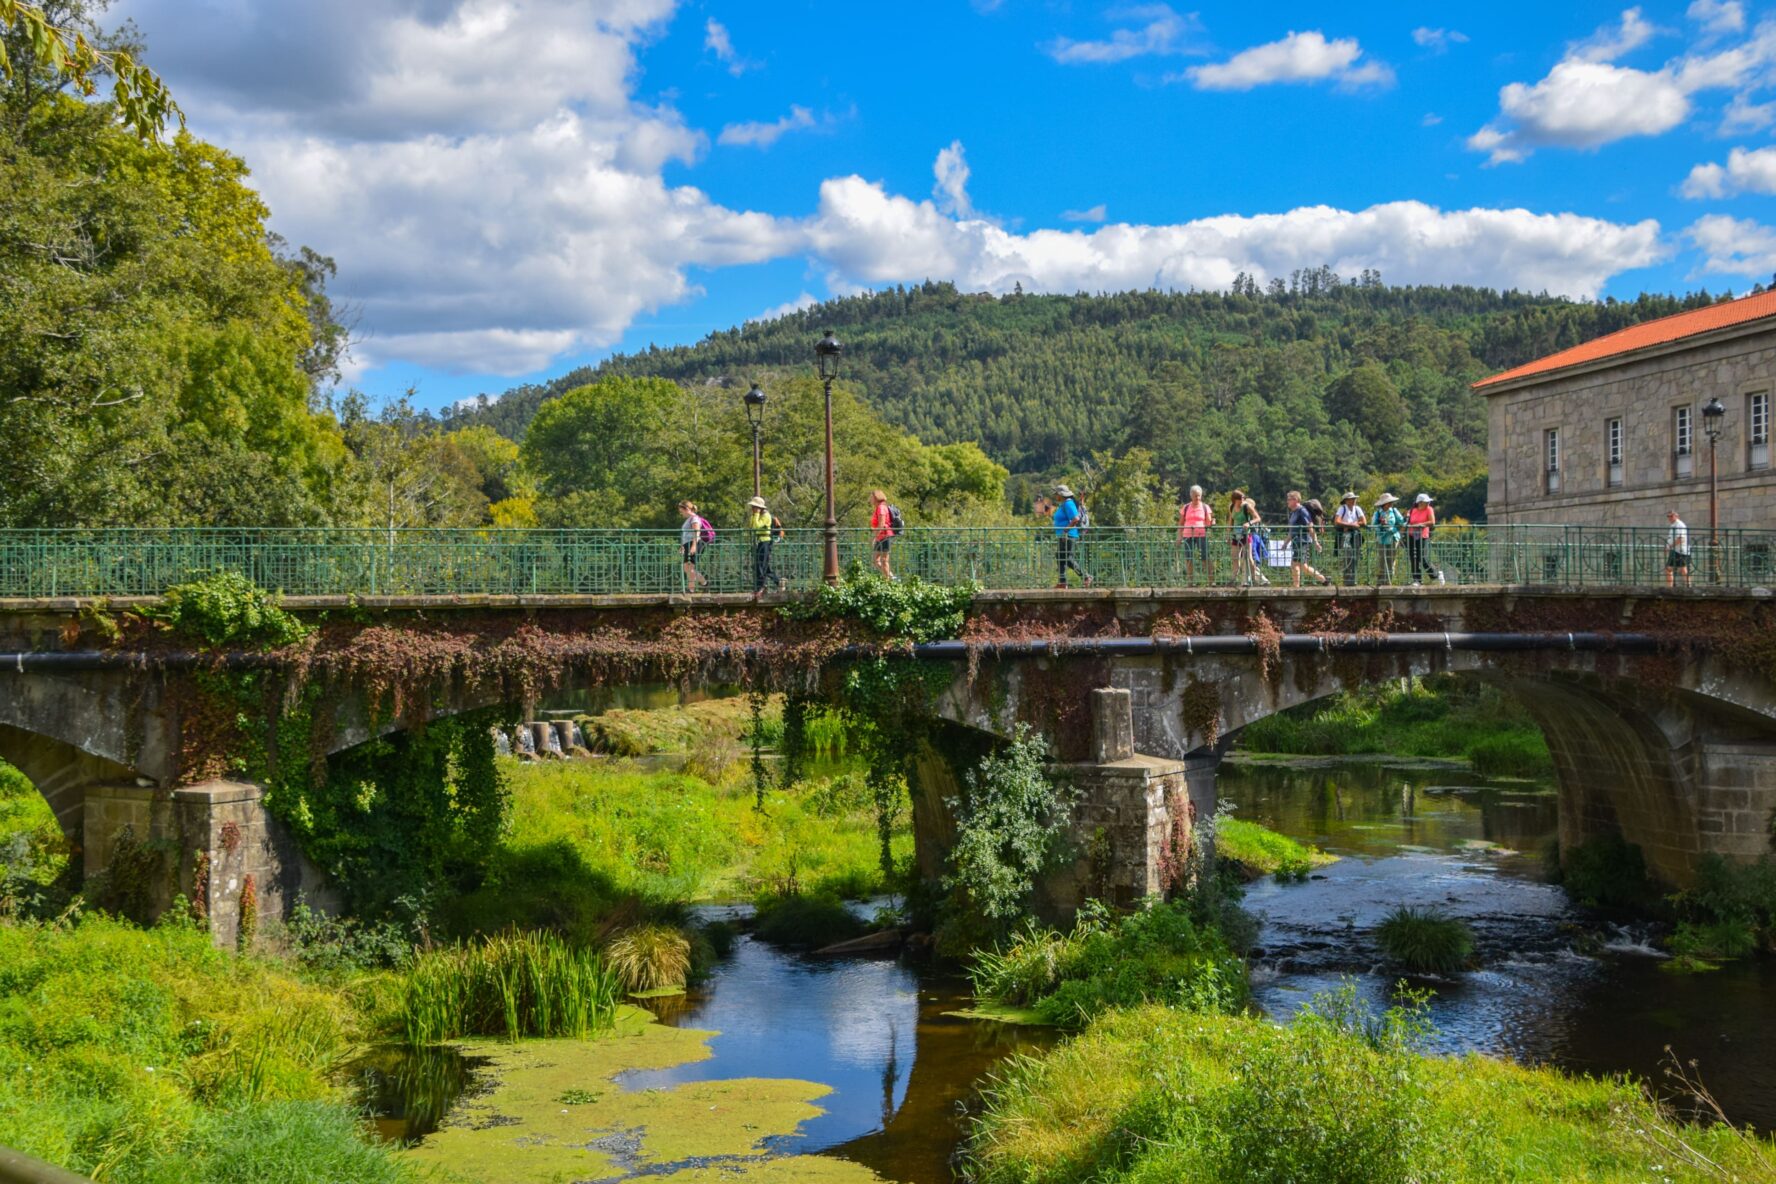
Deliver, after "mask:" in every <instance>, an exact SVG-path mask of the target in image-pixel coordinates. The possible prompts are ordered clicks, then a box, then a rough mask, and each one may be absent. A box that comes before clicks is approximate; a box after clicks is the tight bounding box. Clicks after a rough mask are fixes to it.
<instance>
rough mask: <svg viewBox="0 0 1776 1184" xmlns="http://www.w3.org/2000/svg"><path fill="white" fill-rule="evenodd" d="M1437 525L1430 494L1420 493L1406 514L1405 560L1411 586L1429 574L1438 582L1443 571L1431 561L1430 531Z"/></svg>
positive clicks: (1441, 579)
mask: <svg viewBox="0 0 1776 1184" xmlns="http://www.w3.org/2000/svg"><path fill="white" fill-rule="evenodd" d="M1436 526H1437V511H1436V509H1435V508H1433V505H1432V502H1431V495H1430V494H1428V493H1421V494H1419V495H1418V496H1417V497H1416V498H1414V499H1413V504H1412V512H1411V513H1410V514H1408V515H1406V561H1407V562H1408V563H1409V564H1411V566H1412V586H1413V587H1414V588H1416V587H1418V586H1419V584H1420V583H1422V582H1423V577H1424V576H1426V575H1429V576H1431V577H1432V578H1433V579H1435V580H1436V581H1437V582H1438V583H1439V584H1441V583H1442V582H1443V573H1442V572H1440V571H1438V570H1437V568H1436V567H1435V566H1434V565H1433V564H1432V562H1431V531H1432V530H1434V529H1436Z"/></svg>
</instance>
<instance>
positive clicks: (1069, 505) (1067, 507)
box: [1054, 498, 1079, 539]
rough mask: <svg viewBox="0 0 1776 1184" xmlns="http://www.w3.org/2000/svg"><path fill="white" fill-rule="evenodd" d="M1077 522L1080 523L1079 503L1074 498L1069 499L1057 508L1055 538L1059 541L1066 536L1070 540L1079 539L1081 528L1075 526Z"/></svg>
mask: <svg viewBox="0 0 1776 1184" xmlns="http://www.w3.org/2000/svg"><path fill="white" fill-rule="evenodd" d="M1077 521H1079V503H1078V502H1076V501H1074V500H1073V499H1072V498H1067V499H1066V500H1064V501H1062V502H1061V504H1060V505H1058V506H1056V507H1055V515H1054V524H1055V537H1056V538H1057V539H1058V538H1060V537H1061V536H1062V535H1066V536H1067V537H1068V538H1070V539H1076V538H1078V537H1079V528H1078V527H1076V526H1074V525H1073V524H1074V523H1075V522H1077Z"/></svg>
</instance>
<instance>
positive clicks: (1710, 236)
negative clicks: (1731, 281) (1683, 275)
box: [1684, 214, 1776, 279]
mask: <svg viewBox="0 0 1776 1184" xmlns="http://www.w3.org/2000/svg"><path fill="white" fill-rule="evenodd" d="M1684 237H1685V238H1687V239H1689V240H1690V242H1692V243H1694V244H1695V245H1696V248H1697V250H1699V251H1701V252H1702V256H1703V259H1702V262H1701V263H1700V264H1699V265H1698V266H1697V268H1696V272H1695V274H1698V275H1707V274H1714V275H1744V276H1756V277H1758V278H1760V279H1768V278H1769V277H1770V275H1771V274H1772V273H1776V230H1772V229H1771V228H1770V227H1768V226H1765V225H1764V224H1763V223H1761V222H1754V221H1752V220H1751V219H1749V218H1731V217H1728V216H1727V215H1726V214H1708V215H1705V216H1704V217H1701V218H1698V219H1697V220H1696V221H1695V223H1694V224H1692V225H1691V226H1690V227H1689V229H1687V230H1685V231H1684Z"/></svg>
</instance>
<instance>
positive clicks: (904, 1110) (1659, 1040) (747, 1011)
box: [376, 760, 1776, 1184]
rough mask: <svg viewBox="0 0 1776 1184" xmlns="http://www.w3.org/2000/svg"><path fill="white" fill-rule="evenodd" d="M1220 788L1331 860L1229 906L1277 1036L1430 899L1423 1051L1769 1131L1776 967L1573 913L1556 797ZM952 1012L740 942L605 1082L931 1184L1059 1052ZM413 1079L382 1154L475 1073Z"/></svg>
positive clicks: (1437, 784) (1422, 776) (1332, 769)
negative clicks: (1674, 1081)
mask: <svg viewBox="0 0 1776 1184" xmlns="http://www.w3.org/2000/svg"><path fill="white" fill-rule="evenodd" d="M1220 789H1221V793H1222V796H1223V798H1224V800H1226V801H1227V802H1230V803H1231V804H1232V808H1233V809H1234V811H1235V812H1236V814H1237V815H1238V816H1240V817H1244V818H1248V819H1251V820H1252V821H1256V822H1261V823H1263V824H1265V825H1267V826H1270V827H1272V828H1274V829H1276V830H1279V831H1282V832H1283V833H1285V834H1288V835H1290V836H1291V837H1294V838H1297V839H1300V840H1304V841H1307V842H1311V843H1314V844H1316V845H1318V846H1320V847H1321V848H1323V849H1324V850H1326V851H1328V852H1331V853H1333V854H1336V855H1338V856H1339V857H1340V859H1339V860H1338V862H1336V863H1333V864H1330V865H1328V866H1326V867H1324V868H1322V869H1320V870H1318V871H1316V872H1315V873H1314V875H1313V876H1312V878H1310V879H1309V880H1308V881H1307V882H1305V883H1300V884H1281V883H1277V882H1276V881H1274V880H1271V879H1268V878H1267V879H1264V880H1261V881H1259V882H1257V883H1255V884H1252V885H1250V886H1249V888H1248V890H1247V894H1246V898H1245V905H1246V907H1247V908H1248V909H1249V910H1250V911H1251V912H1252V913H1253V914H1254V915H1256V917H1257V918H1258V919H1259V921H1260V922H1261V929H1260V932H1259V939H1258V940H1259V945H1258V948H1257V950H1256V951H1255V952H1254V956H1253V959H1252V984H1253V992H1254V996H1255V999H1256V1001H1257V1003H1258V1004H1259V1005H1260V1006H1261V1007H1263V1008H1264V1009H1265V1010H1266V1011H1267V1012H1269V1013H1270V1014H1271V1015H1273V1016H1275V1017H1277V1018H1278V1019H1286V1018H1287V1017H1288V1016H1290V1015H1291V1014H1293V1013H1294V1012H1295V1011H1296V1010H1297V1009H1298V1008H1300V1007H1301V1006H1302V1005H1303V1004H1304V1003H1306V1002H1307V1001H1308V1000H1310V999H1311V998H1312V997H1313V996H1314V995H1315V994H1316V993H1318V992H1322V991H1328V990H1332V989H1335V988H1337V987H1338V986H1340V985H1341V984H1342V983H1344V982H1346V981H1354V982H1355V983H1356V984H1357V988H1358V990H1359V992H1360V993H1361V995H1362V996H1363V997H1364V998H1365V999H1367V1000H1368V1001H1369V1002H1370V1003H1371V1004H1372V1005H1373V1006H1375V1007H1378V1008H1379V1007H1382V1006H1385V1005H1386V1004H1387V1002H1388V1000H1389V997H1390V993H1391V990H1392V988H1393V984H1394V982H1395V975H1393V974H1392V973H1391V972H1390V971H1389V970H1388V969H1387V968H1386V966H1385V965H1384V963H1383V959H1382V957H1381V955H1380V953H1379V952H1378V951H1377V949H1376V947H1375V945H1374V942H1373V938H1372V936H1371V934H1372V930H1373V928H1374V926H1375V924H1376V923H1377V922H1378V921H1379V920H1380V919H1381V918H1382V917H1383V916H1384V915H1385V914H1386V913H1387V912H1388V910H1390V909H1392V908H1393V907H1394V906H1396V905H1398V904H1416V905H1435V906H1437V907H1439V908H1442V909H1444V910H1445V911H1447V912H1448V913H1450V914H1453V915H1455V916H1458V917H1460V918H1462V919H1464V920H1465V921H1467V922H1468V924H1469V925H1470V926H1471V927H1472V928H1473V930H1474V933H1475V936H1476V940H1477V946H1478V955H1479V962H1480V965H1479V967H1478V968H1477V969H1474V970H1471V971H1469V972H1467V973H1465V974H1462V975H1460V976H1459V977H1458V978H1455V979H1451V980H1442V981H1437V980H1420V981H1418V982H1417V983H1416V985H1417V986H1420V987H1423V988H1427V989H1428V990H1429V991H1430V992H1431V996H1430V1005H1429V1006H1430V1019H1431V1021H1432V1023H1433V1024H1434V1026H1435V1034H1434V1036H1433V1037H1432V1043H1433V1047H1434V1049H1435V1050H1436V1051H1442V1052H1460V1051H1468V1050H1475V1051H1479V1052H1484V1053H1491V1054H1495V1055H1501V1056H1507V1057H1512V1058H1515V1059H1517V1060H1520V1061H1525V1062H1531V1063H1548V1064H1553V1065H1556V1066H1559V1067H1562V1068H1565V1069H1569V1070H1573V1071H1578V1072H1587V1073H1623V1072H1626V1073H1632V1074H1634V1075H1636V1076H1638V1077H1641V1078H1643V1079H1647V1080H1654V1081H1657V1080H1658V1079H1659V1077H1660V1070H1661V1061H1662V1058H1663V1057H1664V1056H1665V1049H1666V1048H1667V1047H1670V1048H1671V1049H1673V1050H1674V1051H1675V1052H1676V1054H1677V1055H1679V1056H1681V1057H1683V1058H1685V1059H1686V1060H1691V1059H1693V1060H1695V1061H1696V1062H1697V1063H1698V1065H1699V1068H1700V1071H1701V1074H1702V1076H1703V1078H1704V1079H1705V1080H1706V1082H1707V1084H1708V1085H1709V1087H1710V1088H1711V1089H1712V1090H1713V1091H1714V1093H1715V1095H1716V1096H1717V1097H1718V1099H1719V1100H1720V1102H1721V1104H1722V1105H1723V1106H1724V1108H1725V1109H1726V1111H1727V1113H1728V1114H1729V1115H1730V1116H1731V1117H1732V1118H1733V1120H1735V1121H1737V1122H1742V1123H1751V1124H1753V1125H1755V1126H1757V1127H1759V1128H1761V1129H1766V1130H1767V1129H1770V1128H1771V1127H1772V1126H1776V1023H1772V1022H1771V1020H1772V1018H1773V1015H1776V967H1773V966H1772V962H1771V960H1770V959H1754V960H1749V961H1745V962H1741V963H1737V964H1733V965H1729V966H1728V967H1726V968H1724V969H1722V970H1720V971H1718V972H1715V973H1710V974H1701V975H1679V974H1671V973H1668V972H1666V971H1664V970H1662V969H1661V966H1662V964H1663V962H1664V959H1663V957H1662V955H1660V954H1659V952H1658V951H1657V950H1656V949H1654V948H1653V947H1652V946H1651V945H1650V944H1648V941H1647V936H1648V934H1647V931H1646V930H1644V929H1638V928H1620V927H1611V926H1609V925H1607V924H1606V923H1604V922H1602V921H1599V920H1597V919H1595V918H1592V917H1589V916H1587V915H1585V914H1584V913H1583V912H1582V911H1580V910H1577V909H1575V908H1573V907H1572V906H1571V905H1569V904H1568V903H1567V901H1566V899H1565V896H1564V895H1563V894H1562V892H1561V891H1560V890H1559V889H1558V888H1557V887H1555V886H1553V885H1551V884H1550V883H1548V882H1547V878H1546V875H1545V873H1544V871H1543V865H1542V856H1541V852H1542V850H1543V849H1544V847H1545V846H1546V845H1547V844H1548V842H1549V841H1550V839H1551V836H1552V835H1553V833H1554V827H1555V796H1554V792H1553V790H1552V788H1551V787H1549V786H1544V785H1535V784H1528V783H1487V782H1486V781H1484V780H1483V779H1481V778H1478V777H1475V776H1474V775H1473V774H1471V773H1469V772H1467V771H1466V770H1465V769H1463V768H1460V767H1426V766H1423V765H1419V766H1411V765H1390V764H1386V763H1376V762H1362V761H1330V760H1329V761H1304V762H1295V763H1290V764H1287V765H1283V764H1273V763H1262V764H1259V763H1241V762H1238V761H1230V762H1228V763H1227V764H1225V765H1224V766H1223V770H1222V776H1221V781H1220ZM700 912H702V913H704V914H705V915H706V917H719V916H721V915H723V914H727V913H731V912H732V910H726V909H720V908H708V909H703V910H700ZM969 1002H970V1000H969V997H968V992H967V985H966V983H965V982H964V981H962V980H959V979H957V978H955V977H953V976H949V975H945V974H943V973H940V972H936V971H933V970H931V969H929V968H925V967H921V966H916V965H910V964H907V963H904V962H900V961H893V960H887V959H880V960H830V961H823V960H818V959H809V958H803V957H798V956H795V955H792V954H788V953H785V952H783V951H781V950H777V949H775V948H773V947H771V946H768V945H766V944H764V943H762V942H759V941H756V940H754V939H752V938H750V937H742V938H741V939H740V940H739V941H738V942H737V944H736V945H735V947H734V950H733V952H732V954H731V955H730V956H729V957H728V958H726V959H724V960H723V961H722V962H721V963H720V964H719V965H718V966H717V967H716V969H715V970H714V972H713V974H712V975H711V976H710V977H709V978H708V979H707V981H705V982H704V983H703V984H702V985H700V986H699V987H697V988H696V989H694V990H693V991H692V992H691V993H690V994H689V995H687V996H683V997H680V998H676V999H665V1000H655V1001H652V1002H651V1003H650V1007H651V1009H652V1010H653V1011H654V1012H655V1014H656V1015H657V1017H658V1018H659V1019H660V1020H662V1021H663V1022H664V1023H666V1024H668V1025H671V1026H675V1027H681V1028H688V1029H696V1030H700V1031H704V1032H709V1033H714V1035H713V1036H712V1037H710V1038H709V1055H708V1057H707V1058H706V1059H684V1060H683V1061H682V1063H677V1064H674V1065H673V1066H672V1067H669V1068H662V1069H649V1070H641V1071H632V1072H627V1073H624V1074H622V1075H620V1076H619V1077H617V1078H615V1079H614V1081H615V1084H617V1085H618V1087H619V1088H620V1089H621V1090H622V1091H623V1092H624V1093H626V1094H627V1093H632V1092H633V1093H641V1092H642V1091H662V1090H668V1091H669V1090H672V1089H675V1088H677V1087H682V1086H690V1085H694V1084H695V1083H707V1082H723V1081H737V1080H740V1079H778V1078H795V1079H799V1080H802V1081H807V1082H814V1083H819V1085H821V1086H825V1087H830V1089H831V1092H830V1093H826V1094H825V1095H824V1096H822V1097H821V1098H820V1099H819V1101H818V1108H819V1111H820V1113H819V1114H818V1115H817V1116H815V1117H812V1118H809V1119H807V1120H805V1121H801V1122H800V1123H799V1124H798V1125H794V1127H793V1131H791V1132H790V1133H780V1134H776V1135H772V1136H770V1137H769V1138H768V1139H766V1140H765V1141H764V1143H763V1147H764V1148H765V1149H768V1150H769V1151H770V1152H771V1153H773V1154H775V1155H782V1156H789V1155H805V1154H816V1155H821V1156H829V1157H836V1158H839V1159H844V1160H849V1161H851V1162H853V1163H855V1164H859V1165H862V1166H864V1167H867V1168H869V1169H871V1170H872V1171H874V1172H876V1173H877V1174H878V1175H879V1176H880V1177H881V1178H882V1179H884V1180H895V1181H902V1182H903V1184H943V1182H946V1181H950V1180H951V1179H953V1173H952V1168H951V1161H952V1158H953V1156H954V1153H955V1149H956V1146H957V1143H958V1141H959V1139H960V1136H961V1132H962V1127H963V1123H964V1117H963V1116H964V1108H965V1107H966V1106H967V1105H968V1104H969V1102H970V1101H971V1099H973V1098H974V1097H975V1096H976V1095H977V1092H978V1089H979V1087H980V1085H981V1083H982V1081H983V1080H984V1079H985V1078H986V1076H987V1075H988V1074H989V1073H990V1071H991V1070H992V1068H993V1066H994V1065H995V1064H996V1063H997V1062H999V1061H1000V1060H1001V1059H1002V1058H1004V1057H1005V1056H1006V1055H1008V1054H1011V1053H1014V1052H1020V1051H1030V1052H1035V1051H1040V1050H1041V1049H1042V1048H1044V1047H1046V1046H1048V1045H1049V1044H1050V1043H1052V1041H1053V1040H1054V1039H1055V1038H1056V1037H1055V1034H1054V1033H1052V1032H1048V1031H1043V1030H1037V1029H1027V1028H1017V1027H1011V1026H1006V1025H1002V1024H996V1023H991V1022H982V1021H974V1020H967V1019H962V1018H958V1017H956V1016H954V1015H953V1014H950V1013H952V1012H954V1011H956V1010H958V1009H960V1008H963V1007H966V1006H968V1004H969ZM440 1073H442V1076H440ZM410 1076H416V1077H417V1079H418V1080H419V1081H420V1082H422V1083H426V1084H425V1087H424V1088H422V1089H420V1090H419V1095H420V1096H417V1097H415V1096H412V1095H411V1094H408V1090H409V1089H411V1088H412V1087H411V1086H409V1087H407V1088H406V1089H403V1090H399V1091H396V1092H397V1093H401V1094H407V1095H408V1096H406V1097H405V1099H404V1100H403V1099H402V1098H399V1097H394V1096H385V1097H382V1098H378V1099H376V1101H377V1109H378V1110H379V1111H381V1112H382V1113H384V1114H391V1113H397V1114H398V1113H403V1112H404V1113H405V1114H406V1115H407V1121H406V1122H390V1123H389V1124H387V1125H385V1126H384V1128H383V1129H384V1133H385V1134H387V1135H390V1136H392V1137H402V1136H405V1137H407V1138H413V1137H415V1136H420V1135H423V1134H425V1133H426V1132H428V1131H429V1130H431V1129H432V1127H433V1126H434V1125H435V1124H436V1121H437V1116H438V1115H439V1114H441V1113H442V1112H443V1111H444V1110H446V1109H448V1108H450V1107H451V1105H452V1103H453V1101H454V1099H455V1096H456V1094H457V1093H458V1092H459V1091H461V1090H462V1089H463V1087H464V1085H465V1084H466V1085H469V1087H470V1091H471V1093H470V1095H469V1096H472V1094H473V1089H474V1086H473V1079H474V1077H475V1076H476V1074H475V1070H474V1065H473V1064H472V1063H471V1064H469V1065H466V1066H465V1065H461V1064H456V1063H453V1062H451V1061H450V1060H449V1059H448V1058H446V1059H445V1060H444V1061H443V1062H440V1063H438V1064H437V1065H431V1064H429V1063H428V1065H427V1067H426V1071H424V1072H421V1073H418V1074H417V1075H411V1074H410ZM377 1078H378V1080H380V1081H382V1082H383V1083H384V1084H385V1085H386V1084H387V1083H388V1081H389V1078H388V1077H387V1076H385V1075H383V1074H378V1075H377ZM416 1120H417V1121H416ZM784 1129H785V1130H786V1131H789V1130H790V1128H787V1127H786V1128H784ZM804 1162H806V1161H804Z"/></svg>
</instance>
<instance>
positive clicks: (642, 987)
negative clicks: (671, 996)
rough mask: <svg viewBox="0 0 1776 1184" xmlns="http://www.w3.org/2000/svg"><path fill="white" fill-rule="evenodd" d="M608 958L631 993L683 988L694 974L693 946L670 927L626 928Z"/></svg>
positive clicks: (608, 948) (608, 950) (613, 942)
mask: <svg viewBox="0 0 1776 1184" xmlns="http://www.w3.org/2000/svg"><path fill="white" fill-rule="evenodd" d="M604 958H605V961H606V962H607V963H608V964H609V966H610V969H611V972H612V973H613V974H615V975H616V976H617V978H618V980H619V981H621V982H622V984H623V986H624V987H626V988H627V989H629V990H630V991H664V990H670V989H671V988H673V987H682V986H684V985H685V978H686V976H688V975H689V974H690V973H691V943H690V941H689V940H688V939H687V938H686V937H685V935H684V934H682V933H680V932H679V931H678V930H676V929H674V928H673V927H672V926H670V925H637V926H635V927H634V928H632V929H625V930H623V931H622V932H621V933H619V934H617V935H616V936H615V937H613V938H611V939H610V942H609V943H608V944H606V945H605V947H604Z"/></svg>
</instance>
